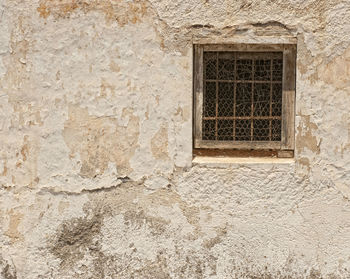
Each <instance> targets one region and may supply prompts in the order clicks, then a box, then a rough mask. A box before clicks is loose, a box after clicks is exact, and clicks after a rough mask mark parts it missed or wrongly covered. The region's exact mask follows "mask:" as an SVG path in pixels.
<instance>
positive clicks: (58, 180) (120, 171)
mask: <svg viewBox="0 0 350 279" xmlns="http://www.w3.org/2000/svg"><path fill="white" fill-rule="evenodd" d="M349 19H350V4H349V2H348V1H344V0H343V1H342V0H331V1H325V0H322V1H315V0H307V1H291V0H288V1H272V0H264V1H257V0H238V1H211V0H209V1H203V0H198V1H197V0H195V1H178V0H176V1H166V0H161V1H160V0H149V1H141V0H135V1H124V0H121V1H111V0H102V1H96V0H84V1H76V0H63V1H57V0H40V1H17V0H16V1H9V0H4V1H1V2H0V21H1V23H2V24H1V25H0V142H1V145H0V224H1V225H0V277H1V278H4V279H19V278H29V279H31V278H82V279H85V278H255V279H258V278H259V279H260V278H332V279H333V278H349V276H350V273H349V272H350V258H349V254H350V222H349V220H350V203H349V198H350V183H349V181H350V177H349V175H348V173H350V169H349V168H350V167H349V166H350V165H349V161H350V155H349V146H350V128H349V127H350V118H349V107H350V103H349V98H348V96H349V93H350V91H349V90H350V89H349V84H348V83H349V82H348V79H347V76H348V74H347V73H348V72H349V69H350V66H349V65H350V64H349V63H350V62H349V49H350V43H349V42H350V32H349V31H350V21H349ZM194 42H216V43H288V42H289V43H290V42H292V43H297V47H298V48H297V90H296V91H297V96H296V126H295V127H296V149H295V150H296V152H295V158H294V160H287V161H286V162H284V161H282V160H280V161H279V160H278V159H274V160H270V161H269V160H268V159H266V160H265V159H264V160H261V161H259V160H255V161H254V160H246V159H241V160H237V161H234V160H228V161H224V162H223V161H221V163H220V162H219V163H216V162H212V161H211V160H212V159H211V160H210V162H207V163H203V162H201V161H200V160H199V161H197V162H195V163H192V113H191V108H192V44H193V43H194ZM38 263H40V264H38Z"/></svg>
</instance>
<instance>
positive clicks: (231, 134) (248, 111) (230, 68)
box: [202, 51, 283, 141]
mask: <svg viewBox="0 0 350 279" xmlns="http://www.w3.org/2000/svg"><path fill="white" fill-rule="evenodd" d="M203 59H204V61H203V62H204V80H203V82H204V84H203V87H204V99H203V116H202V125H203V126H202V139H203V140H218V141H281V116H282V69H283V53H282V52H233V51H230V52H224V51H207V52H204V56H203Z"/></svg>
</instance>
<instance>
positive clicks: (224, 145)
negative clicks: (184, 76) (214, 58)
mask: <svg viewBox="0 0 350 279" xmlns="http://www.w3.org/2000/svg"><path fill="white" fill-rule="evenodd" d="M193 49H194V52H193V55H194V60H193V61H194V64H193V66H194V67H193V74H194V75H193V77H194V78H193V93H194V96H193V97H194V114H193V115H194V127H193V128H194V133H193V136H194V148H195V149H219V150H220V149H226V150H234V149H235V150H274V151H281V152H280V154H281V157H285V156H286V157H290V156H289V155H286V154H292V153H293V150H294V141H295V139H294V137H295V136H294V129H295V127H294V126H295V94H296V92H295V86H296V45H295V44H230V45H226V44H223V45H220V44H195V45H193ZM204 51H239V52H276V51H278V52H283V76H282V119H281V125H282V127H281V141H275V142H273V141H232V142H229V141H218V140H202V115H203V96H204V95H203V93H204V92H203V90H204V88H203V87H204V85H203V52H204ZM289 151H290V152H289ZM288 152H289V153H288Z"/></svg>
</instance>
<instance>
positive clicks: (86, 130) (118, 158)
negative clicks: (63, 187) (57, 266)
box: [63, 105, 139, 178]
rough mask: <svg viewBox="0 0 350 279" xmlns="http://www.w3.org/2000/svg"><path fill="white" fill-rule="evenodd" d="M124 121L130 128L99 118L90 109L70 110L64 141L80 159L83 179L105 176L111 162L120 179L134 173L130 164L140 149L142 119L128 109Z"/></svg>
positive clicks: (105, 118) (72, 153)
mask: <svg viewBox="0 0 350 279" xmlns="http://www.w3.org/2000/svg"><path fill="white" fill-rule="evenodd" d="M122 119H128V124H127V125H126V126H122V125H119V124H118V120H117V119H115V118H114V117H96V116H93V115H89V113H88V111H87V109H82V108H79V107H76V106H73V105H71V106H70V108H69V119H68V120H67V121H66V122H65V128H64V130H63V137H64V139H65V142H66V144H67V146H68V147H69V148H70V150H71V156H75V154H76V153H77V154H79V156H80V160H81V167H80V175H81V176H83V177H89V178H93V177H96V176H98V175H101V174H103V173H104V171H105V170H106V169H107V167H108V163H109V162H114V163H115V164H116V167H117V170H118V174H119V175H128V174H129V173H130V172H131V171H132V169H131V168H130V164H129V160H130V159H131V157H132V156H133V154H134V152H135V149H136V148H137V146H138V143H137V140H138V136H139V118H138V117H137V116H135V115H133V112H132V110H130V109H124V110H123V114H122Z"/></svg>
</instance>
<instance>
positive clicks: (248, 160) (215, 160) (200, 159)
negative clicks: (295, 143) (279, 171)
mask: <svg viewBox="0 0 350 279" xmlns="http://www.w3.org/2000/svg"><path fill="white" fill-rule="evenodd" d="M294 163H295V160H294V158H271V157H206V156H196V157H195V158H194V159H193V160H192V164H193V165H201V166H207V167H224V166H230V165H271V164H274V165H276V164H277V165H288V164H289V165H290V164H294Z"/></svg>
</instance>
